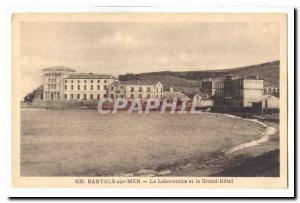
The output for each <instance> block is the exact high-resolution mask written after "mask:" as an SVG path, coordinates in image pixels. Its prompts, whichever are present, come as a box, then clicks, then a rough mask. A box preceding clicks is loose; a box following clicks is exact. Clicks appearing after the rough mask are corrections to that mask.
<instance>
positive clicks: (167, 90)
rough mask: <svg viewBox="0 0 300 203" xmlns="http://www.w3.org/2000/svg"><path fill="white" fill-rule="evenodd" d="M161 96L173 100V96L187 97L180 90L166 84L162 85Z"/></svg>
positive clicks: (178, 97)
mask: <svg viewBox="0 0 300 203" xmlns="http://www.w3.org/2000/svg"><path fill="white" fill-rule="evenodd" d="M162 96H163V98H164V99H165V98H166V99H168V100H169V101H173V100H174V99H175V98H177V99H183V98H186V97H187V96H186V95H185V94H184V93H183V91H182V90H180V89H176V88H173V87H168V86H167V87H164V89H163V94H162Z"/></svg>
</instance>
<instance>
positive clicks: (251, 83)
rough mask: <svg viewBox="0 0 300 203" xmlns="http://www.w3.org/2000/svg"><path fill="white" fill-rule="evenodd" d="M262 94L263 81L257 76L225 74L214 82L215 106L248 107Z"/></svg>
mask: <svg viewBox="0 0 300 203" xmlns="http://www.w3.org/2000/svg"><path fill="white" fill-rule="evenodd" d="M263 94H264V81H263V80H260V79H258V78H239V77H236V76H232V75H229V76H226V77H225V79H224V81H223V82H218V83H217V84H216V95H215V102H214V106H215V107H217V108H218V107H221V108H227V107H229V108H248V107H252V102H253V101H257V99H258V98H261V97H262V95H263Z"/></svg>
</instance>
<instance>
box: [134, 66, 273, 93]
mask: <svg viewBox="0 0 300 203" xmlns="http://www.w3.org/2000/svg"><path fill="white" fill-rule="evenodd" d="M227 74H234V75H238V76H241V77H249V76H256V75H258V76H259V78H261V79H263V80H264V86H265V87H266V86H279V61H273V62H269V63H264V64H258V65H252V66H247V67H240V68H233V69H224V70H215V71H186V72H171V71H162V72H150V73H141V74H136V75H135V76H136V77H137V78H139V79H141V80H152V81H161V82H162V83H163V84H164V85H169V86H173V87H178V88H181V89H183V90H185V91H186V92H189V91H198V90H199V87H200V86H201V82H200V80H202V79H203V78H209V77H212V78H216V77H223V76H225V75H227Z"/></svg>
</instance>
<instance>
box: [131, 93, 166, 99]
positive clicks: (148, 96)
mask: <svg viewBox="0 0 300 203" xmlns="http://www.w3.org/2000/svg"><path fill="white" fill-rule="evenodd" d="M130 98H131V99H133V98H135V97H134V94H130ZM138 98H140V99H141V98H143V95H142V94H139V95H138ZM147 98H148V99H149V98H151V95H150V94H147ZM156 98H158V99H159V98H162V95H156Z"/></svg>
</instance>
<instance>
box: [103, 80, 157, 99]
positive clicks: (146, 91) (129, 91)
mask: <svg viewBox="0 0 300 203" xmlns="http://www.w3.org/2000/svg"><path fill="white" fill-rule="evenodd" d="M108 94H109V96H110V97H111V98H126V99H137V98H139V99H141V100H142V101H145V100H147V99H148V98H157V99H162V98H163V97H162V94H163V84H162V83H160V82H154V81H140V80H131V81H115V82H114V83H113V84H111V85H110V86H109V91H108Z"/></svg>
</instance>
